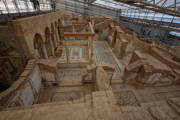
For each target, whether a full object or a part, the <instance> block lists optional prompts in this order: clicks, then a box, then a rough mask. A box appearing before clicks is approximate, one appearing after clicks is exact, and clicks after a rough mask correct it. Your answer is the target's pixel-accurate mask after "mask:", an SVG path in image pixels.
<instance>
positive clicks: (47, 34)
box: [45, 27, 54, 56]
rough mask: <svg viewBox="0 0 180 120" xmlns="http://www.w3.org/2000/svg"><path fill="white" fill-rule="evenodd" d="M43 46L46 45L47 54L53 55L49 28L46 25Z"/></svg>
mask: <svg viewBox="0 0 180 120" xmlns="http://www.w3.org/2000/svg"><path fill="white" fill-rule="evenodd" d="M45 46H46V51H47V55H48V56H53V55H54V47H53V43H52V41H51V34H50V30H49V28H48V27H46V29H45Z"/></svg>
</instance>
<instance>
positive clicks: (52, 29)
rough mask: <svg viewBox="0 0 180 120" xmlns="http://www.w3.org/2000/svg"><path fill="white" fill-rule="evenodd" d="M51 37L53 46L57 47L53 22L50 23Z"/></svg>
mask: <svg viewBox="0 0 180 120" xmlns="http://www.w3.org/2000/svg"><path fill="white" fill-rule="evenodd" d="M51 39H52V42H53V46H54V48H56V47H57V41H56V34H55V29H54V25H53V24H51Z"/></svg>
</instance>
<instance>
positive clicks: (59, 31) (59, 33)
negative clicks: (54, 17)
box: [57, 19, 61, 40]
mask: <svg viewBox="0 0 180 120" xmlns="http://www.w3.org/2000/svg"><path fill="white" fill-rule="evenodd" d="M60 26H61V20H60V19H58V24H57V27H58V35H59V40H61V30H60Z"/></svg>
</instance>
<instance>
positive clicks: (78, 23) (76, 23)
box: [72, 22, 89, 25]
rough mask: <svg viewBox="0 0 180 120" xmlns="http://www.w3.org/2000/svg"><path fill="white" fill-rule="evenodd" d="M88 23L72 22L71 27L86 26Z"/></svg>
mask: <svg viewBox="0 0 180 120" xmlns="http://www.w3.org/2000/svg"><path fill="white" fill-rule="evenodd" d="M88 24H89V22H72V25H88Z"/></svg>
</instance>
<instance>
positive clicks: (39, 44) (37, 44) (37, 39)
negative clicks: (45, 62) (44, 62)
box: [34, 33, 45, 58]
mask: <svg viewBox="0 0 180 120" xmlns="http://www.w3.org/2000/svg"><path fill="white" fill-rule="evenodd" d="M34 49H37V50H38V53H39V57H40V58H45V53H44V50H43V40H42V37H41V35H40V34H38V33H36V34H35V36H34Z"/></svg>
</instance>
